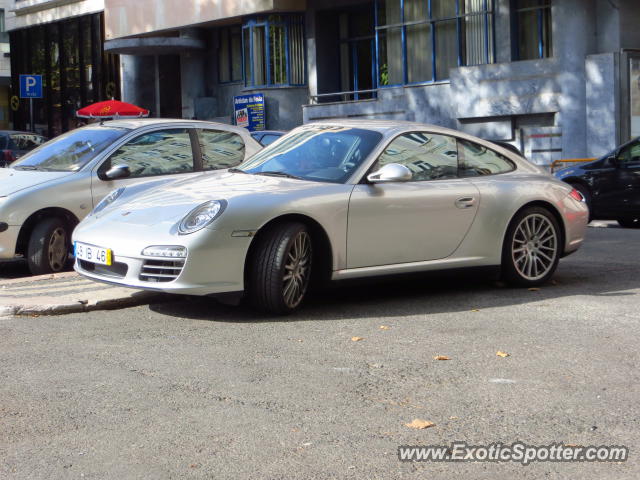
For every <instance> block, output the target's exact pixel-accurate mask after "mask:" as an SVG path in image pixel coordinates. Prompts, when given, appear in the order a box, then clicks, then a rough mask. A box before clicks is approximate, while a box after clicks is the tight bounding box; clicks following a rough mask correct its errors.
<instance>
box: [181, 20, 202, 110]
mask: <svg viewBox="0 0 640 480" xmlns="http://www.w3.org/2000/svg"><path fill="white" fill-rule="evenodd" d="M180 37H186V38H194V39H201V38H202V32H201V31H200V29H198V28H186V29H183V30H181V31H180ZM180 83H181V84H182V92H181V95H182V118H195V116H196V101H197V99H198V98H201V97H204V96H205V94H206V74H205V57H204V53H203V52H200V51H196V50H192V51H186V52H184V53H182V54H180Z"/></svg>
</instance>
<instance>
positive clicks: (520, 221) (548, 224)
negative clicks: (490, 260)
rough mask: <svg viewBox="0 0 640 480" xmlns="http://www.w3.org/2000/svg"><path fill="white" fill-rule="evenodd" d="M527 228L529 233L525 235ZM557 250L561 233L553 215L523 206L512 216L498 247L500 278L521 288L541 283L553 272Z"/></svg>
mask: <svg viewBox="0 0 640 480" xmlns="http://www.w3.org/2000/svg"><path fill="white" fill-rule="evenodd" d="M525 221H526V222H528V223H525ZM527 225H528V226H529V229H527V228H526V227H527ZM528 231H529V232H533V233H531V234H530V235H529V234H527V232H528ZM561 251H562V234H561V230H560V227H559V226H558V221H557V220H556V218H555V216H554V215H553V214H552V213H551V212H550V211H549V210H547V209H546V208H543V207H529V208H525V209H523V210H521V211H520V212H518V213H517V214H516V215H515V216H514V217H513V219H512V220H511V223H510V224H509V228H508V229H507V234H506V236H505V239H504V245H503V247H502V278H503V280H504V281H506V282H507V283H510V284H512V285H516V286H521V287H535V286H537V285H541V284H543V283H545V282H547V281H548V280H549V279H550V278H551V276H552V275H553V273H554V272H555V271H556V268H557V266H558V261H559V260H560V253H561ZM530 265H531V267H529V266H530Z"/></svg>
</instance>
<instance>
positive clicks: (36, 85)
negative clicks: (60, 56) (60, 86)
mask: <svg viewBox="0 0 640 480" xmlns="http://www.w3.org/2000/svg"><path fill="white" fill-rule="evenodd" d="M20 98H42V75H20Z"/></svg>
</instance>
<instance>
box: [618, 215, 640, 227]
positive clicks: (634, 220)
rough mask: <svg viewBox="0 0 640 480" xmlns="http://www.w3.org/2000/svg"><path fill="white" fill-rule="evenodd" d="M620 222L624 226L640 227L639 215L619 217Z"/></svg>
mask: <svg viewBox="0 0 640 480" xmlns="http://www.w3.org/2000/svg"><path fill="white" fill-rule="evenodd" d="M618 224H619V225H620V226H621V227H623V228H640V218H638V217H627V218H619V219H618Z"/></svg>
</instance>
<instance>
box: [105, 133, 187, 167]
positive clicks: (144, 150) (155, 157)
mask: <svg viewBox="0 0 640 480" xmlns="http://www.w3.org/2000/svg"><path fill="white" fill-rule="evenodd" d="M114 165H127V166H128V167H129V170H131V177H129V178H136V177H148V176H153V175H169V174H173V173H186V172H193V152H192V151H191V139H190V138H189V130H188V129H186V128H171V129H166V130H156V131H153V132H149V133H145V134H143V135H140V136H139V137H136V138H134V139H133V140H130V141H128V142H127V143H125V144H124V145H123V146H121V147H120V148H119V149H118V150H117V151H116V152H115V153H114V154H113V155H111V158H110V159H109V160H107V161H106V162H105V163H104V164H102V166H101V167H100V170H101V171H105V170H108V169H109V168H110V167H111V166H114Z"/></svg>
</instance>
